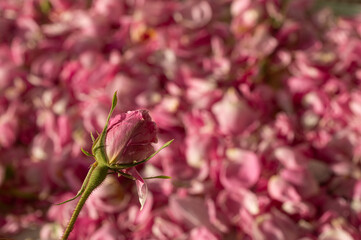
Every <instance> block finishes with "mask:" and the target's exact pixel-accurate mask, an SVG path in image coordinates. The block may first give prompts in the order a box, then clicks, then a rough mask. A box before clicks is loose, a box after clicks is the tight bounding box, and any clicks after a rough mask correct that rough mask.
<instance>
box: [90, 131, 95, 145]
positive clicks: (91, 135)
mask: <svg viewBox="0 0 361 240" xmlns="http://www.w3.org/2000/svg"><path fill="white" fill-rule="evenodd" d="M90 137H91V138H92V142H93V143H94V142H95V138H94V136H93V133H90Z"/></svg>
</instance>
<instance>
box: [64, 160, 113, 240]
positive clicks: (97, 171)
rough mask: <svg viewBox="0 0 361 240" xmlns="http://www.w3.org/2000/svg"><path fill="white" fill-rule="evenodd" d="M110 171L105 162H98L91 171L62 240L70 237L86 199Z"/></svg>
mask: <svg viewBox="0 0 361 240" xmlns="http://www.w3.org/2000/svg"><path fill="white" fill-rule="evenodd" d="M107 173H108V167H107V166H106V165H103V164H101V165H100V164H98V165H97V166H96V167H95V168H94V170H93V171H92V173H91V176H90V178H89V182H88V184H87V185H86V187H85V190H84V192H83V194H82V195H81V197H80V199H79V202H78V204H77V205H76V207H75V209H74V211H73V214H72V216H71V218H70V220H69V223H68V225H67V227H66V229H65V231H64V233H63V236H62V237H61V240H67V239H68V237H69V234H70V232H71V231H72V230H73V227H74V224H75V221H76V219H77V218H78V215H79V213H80V211H81V209H82V208H83V206H84V204H85V201H86V200H87V199H88V197H89V196H90V194H91V193H92V192H93V190H94V189H95V188H97V187H98V186H99V185H100V184H101V183H102V182H103V181H104V179H105V178H106V176H107Z"/></svg>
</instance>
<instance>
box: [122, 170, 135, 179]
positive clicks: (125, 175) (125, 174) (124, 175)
mask: <svg viewBox="0 0 361 240" xmlns="http://www.w3.org/2000/svg"><path fill="white" fill-rule="evenodd" d="M117 173H118V176H119V174H120V175H122V176H123V177H126V178H129V179H130V180H133V181H135V180H136V179H135V178H134V177H133V176H132V175H130V174H127V173H124V172H122V171H117Z"/></svg>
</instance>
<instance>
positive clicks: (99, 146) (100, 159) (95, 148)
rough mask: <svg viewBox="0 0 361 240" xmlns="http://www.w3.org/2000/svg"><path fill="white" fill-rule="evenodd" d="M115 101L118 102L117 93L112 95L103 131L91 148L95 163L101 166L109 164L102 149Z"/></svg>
mask: <svg viewBox="0 0 361 240" xmlns="http://www.w3.org/2000/svg"><path fill="white" fill-rule="evenodd" d="M117 101H118V99H117V92H115V93H114V95H113V100H112V107H111V108H110V111H109V114H108V117H107V121H106V123H105V126H104V128H103V131H102V133H101V134H100V135H99V136H98V138H97V139H96V140H95V142H94V144H93V147H92V152H93V155H94V157H95V160H96V161H97V162H100V163H102V164H107V163H108V162H109V160H108V156H107V155H106V153H105V148H104V146H105V136H106V133H107V129H108V125H109V120H110V117H111V116H112V114H113V111H114V109H115V106H116V105H117ZM98 150H100V153H98ZM99 154H100V155H99Z"/></svg>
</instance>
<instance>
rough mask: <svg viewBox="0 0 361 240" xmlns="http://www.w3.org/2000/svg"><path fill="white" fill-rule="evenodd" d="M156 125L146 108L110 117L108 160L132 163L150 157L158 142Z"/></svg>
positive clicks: (107, 142)
mask: <svg viewBox="0 0 361 240" xmlns="http://www.w3.org/2000/svg"><path fill="white" fill-rule="evenodd" d="M157 141H158V140H157V136H156V125H155V123H154V122H153V121H152V119H151V118H150V116H149V114H148V112H147V111H145V110H137V111H129V112H127V113H121V114H119V115H117V116H115V117H114V118H112V119H110V122H109V126H108V129H107V133H106V139H105V151H106V154H107V157H108V162H109V163H110V164H113V163H122V164H124V163H132V162H138V161H141V160H144V159H146V158H147V157H149V156H150V155H151V154H152V153H153V152H154V149H153V146H152V145H151V144H152V143H156V142H157Z"/></svg>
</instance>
